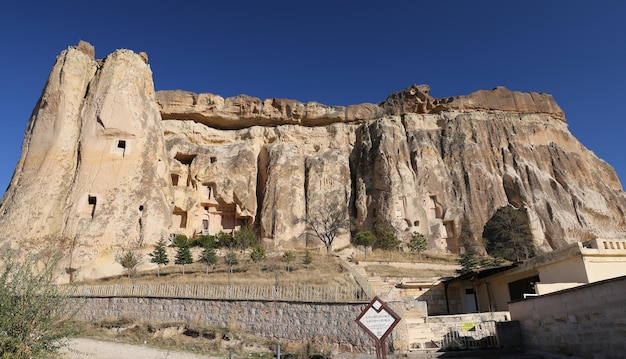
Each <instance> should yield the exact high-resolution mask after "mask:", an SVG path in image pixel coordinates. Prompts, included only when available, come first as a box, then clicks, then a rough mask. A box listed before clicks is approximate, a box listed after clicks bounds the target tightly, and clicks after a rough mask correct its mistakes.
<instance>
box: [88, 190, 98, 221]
mask: <svg viewBox="0 0 626 359" xmlns="http://www.w3.org/2000/svg"><path fill="white" fill-rule="evenodd" d="M97 202H98V199H97V198H96V196H89V195H88V196H87V204H88V205H89V206H90V207H91V218H93V216H94V215H95V214H96V203H97Z"/></svg>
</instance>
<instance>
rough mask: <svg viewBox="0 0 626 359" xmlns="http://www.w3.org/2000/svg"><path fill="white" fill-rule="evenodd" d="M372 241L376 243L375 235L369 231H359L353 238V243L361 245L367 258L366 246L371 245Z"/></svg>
mask: <svg viewBox="0 0 626 359" xmlns="http://www.w3.org/2000/svg"><path fill="white" fill-rule="evenodd" d="M374 243H376V236H375V235H374V234H373V233H372V232H370V231H365V232H359V233H357V234H356V237H355V238H354V244H355V245H357V246H363V249H364V251H365V258H367V247H371V246H373V245H374Z"/></svg>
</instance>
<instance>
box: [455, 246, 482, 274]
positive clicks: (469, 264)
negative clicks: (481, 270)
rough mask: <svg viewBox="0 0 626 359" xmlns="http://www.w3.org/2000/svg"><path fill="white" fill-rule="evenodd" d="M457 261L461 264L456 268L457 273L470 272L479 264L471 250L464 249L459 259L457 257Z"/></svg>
mask: <svg viewBox="0 0 626 359" xmlns="http://www.w3.org/2000/svg"><path fill="white" fill-rule="evenodd" d="M457 263H458V264H459V266H461V268H460V269H457V270H456V272H457V273H458V274H465V273H469V272H472V271H473V270H475V269H477V268H478V266H479V261H478V258H477V256H476V254H475V253H474V252H473V251H465V252H463V253H461V255H460V256H459V259H457Z"/></svg>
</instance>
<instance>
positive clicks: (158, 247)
mask: <svg viewBox="0 0 626 359" xmlns="http://www.w3.org/2000/svg"><path fill="white" fill-rule="evenodd" d="M148 255H149V256H150V262H151V263H156V265H157V277H159V276H161V266H162V265H167V264H168V263H169V262H170V259H169V258H168V256H167V251H166V248H165V239H163V237H161V239H159V241H158V242H156V244H155V245H154V250H153V251H152V252H151V253H149V254H148Z"/></svg>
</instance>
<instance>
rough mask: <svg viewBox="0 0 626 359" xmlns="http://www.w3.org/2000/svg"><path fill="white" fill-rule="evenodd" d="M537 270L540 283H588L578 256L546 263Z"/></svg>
mask: <svg viewBox="0 0 626 359" xmlns="http://www.w3.org/2000/svg"><path fill="white" fill-rule="evenodd" d="M537 269H538V271H539V278H540V279H541V282H542V283H576V282H578V283H589V278H588V276H587V270H586V268H585V263H584V262H583V258H582V256H581V255H580V254H577V255H575V256H572V257H568V258H563V259H561V260H559V261H555V262H552V263H547V264H546V265H543V266H541V267H539V268H537Z"/></svg>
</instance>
